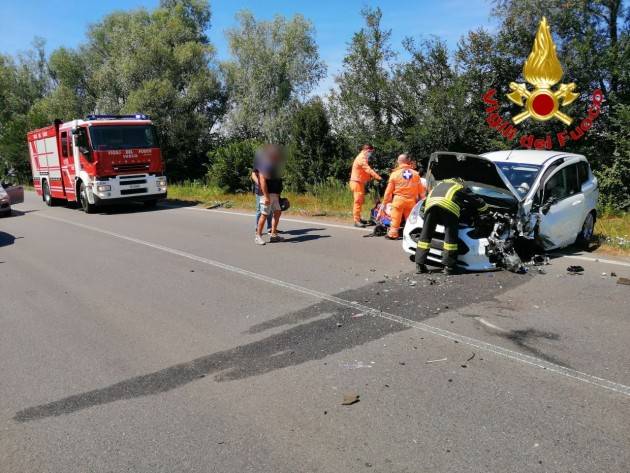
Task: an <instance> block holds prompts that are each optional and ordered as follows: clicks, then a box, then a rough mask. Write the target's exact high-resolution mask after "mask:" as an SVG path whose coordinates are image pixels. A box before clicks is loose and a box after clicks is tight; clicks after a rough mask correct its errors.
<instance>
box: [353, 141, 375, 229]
mask: <svg viewBox="0 0 630 473" xmlns="http://www.w3.org/2000/svg"><path fill="white" fill-rule="evenodd" d="M369 153H370V150H367V149H364V150H362V151H361V152H360V153H359V154H358V155H357V157H356V158H354V162H353V163H352V173H351V175H350V190H351V191H352V195H353V197H354V205H353V208H352V217H353V218H354V223H355V224H356V223H359V224H360V223H361V207H362V206H363V202H365V185H366V184H367V183H368V182H370V179H376V180H377V181H380V180H381V176H379V175H378V174H377V173H376V171H374V169H372V168H371V167H370V165H369V164H368V154H369Z"/></svg>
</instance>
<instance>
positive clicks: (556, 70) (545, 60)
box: [483, 17, 604, 149]
mask: <svg viewBox="0 0 630 473" xmlns="http://www.w3.org/2000/svg"><path fill="white" fill-rule="evenodd" d="M563 74H564V71H563V70H562V65H561V64H560V61H559V60H558V56H557V54H556V45H555V44H554V42H553V38H552V37H551V30H550V28H549V24H548V23H547V19H546V18H544V17H543V19H542V20H541V22H540V25H539V27H538V32H537V33H536V38H535V39H534V45H533V46H532V52H531V53H530V54H529V57H528V58H527V60H526V61H525V64H524V65H523V77H524V78H525V80H526V81H527V83H528V84H529V85H530V86H531V88H530V87H528V86H527V85H526V84H519V83H517V82H511V83H510V90H511V92H510V93H509V94H507V98H508V99H509V100H510V101H511V102H512V103H514V104H516V105H518V106H519V107H522V108H523V109H524V110H523V111H522V112H520V113H519V114H517V115H515V116H513V117H512V118H511V120H510V119H505V118H503V117H502V116H501V115H499V101H498V99H497V98H496V93H497V91H496V89H490V90H488V91H487V92H486V93H485V94H484V96H483V101H484V103H485V104H486V105H487V107H486V122H487V123H488V125H490V126H491V127H492V128H494V129H496V130H497V131H498V132H499V133H500V134H501V136H503V137H504V138H505V139H507V140H508V141H514V140H516V139H517V138H518V143H519V144H520V146H521V147H523V148H534V149H552V148H553V147H554V144H555V143H557V145H558V146H559V147H560V148H563V147H564V146H565V145H566V144H567V143H568V142H569V141H577V140H579V139H580V138H582V137H583V136H584V134H585V133H586V132H587V131H588V130H589V129H590V128H591V126H593V121H594V120H595V119H596V118H597V117H598V116H599V114H600V111H601V105H602V101H603V99H604V95H603V94H602V91H601V90H600V89H596V90H594V91H593V93H592V94H591V99H590V105H589V107H588V111H587V115H586V117H584V118H583V119H582V120H581V121H580V122H579V123H576V124H575V125H574V126H573V127H570V125H571V124H572V123H573V118H572V117H570V116H569V115H567V114H566V113H565V112H563V111H562V110H561V109H562V108H563V107H565V106H567V105H569V104H571V103H573V102H574V101H575V100H576V99H577V98H578V97H579V93H577V92H576V87H577V86H576V84H575V83H573V82H571V83H570V84H564V83H561V84H560V85H557V84H558V83H559V82H560V80H561V79H562V76H563ZM528 119H532V120H536V121H539V122H545V121H548V120H554V119H555V120H559V121H561V122H562V123H564V124H565V125H567V127H570V128H565V129H564V130H562V131H559V132H557V133H556V134H555V143H554V137H552V135H551V134H549V133H548V134H547V135H545V136H543V137H537V136H534V135H530V134H521V135H519V132H518V128H517V127H516V126H515V125H518V124H519V123H521V122H523V121H525V120H528Z"/></svg>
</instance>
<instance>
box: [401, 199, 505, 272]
mask: <svg viewBox="0 0 630 473" xmlns="http://www.w3.org/2000/svg"><path fill="white" fill-rule="evenodd" d="M422 204H423V202H422V201H421V202H419V203H418V204H416V206H415V207H414V209H413V211H412V212H411V215H410V216H409V219H408V220H407V223H406V224H405V228H404V230H403V239H402V246H403V250H404V251H405V252H406V253H408V254H409V255H415V254H416V247H417V245H418V240H419V239H420V233H421V232H422V227H423V225H424V218H423V214H422ZM435 230H436V234H435V236H434V238H433V240H431V248H430V250H429V258H428V259H429V262H430V263H431V264H436V265H441V264H442V245H443V243H444V227H442V226H441V225H438V226H437V227H436V229H435ZM488 235H489V232H485V231H483V230H482V229H480V228H476V227H472V226H469V225H460V228H459V235H458V236H459V238H458V242H457V243H458V252H459V254H458V258H457V265H458V266H459V267H460V268H462V269H465V270H468V271H492V270H495V269H497V265H496V264H495V263H493V262H491V261H490V258H489V257H488V255H487V252H486V248H487V247H488V245H489V244H490V242H489V240H488V238H487V236H488Z"/></svg>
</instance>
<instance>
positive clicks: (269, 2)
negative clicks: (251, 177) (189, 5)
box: [0, 0, 494, 90]
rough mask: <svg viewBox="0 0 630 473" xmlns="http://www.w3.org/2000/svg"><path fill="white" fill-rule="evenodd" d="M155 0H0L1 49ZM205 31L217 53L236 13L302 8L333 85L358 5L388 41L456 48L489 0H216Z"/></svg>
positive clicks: (63, 33) (66, 39) (487, 21)
mask: <svg viewBox="0 0 630 473" xmlns="http://www.w3.org/2000/svg"><path fill="white" fill-rule="evenodd" d="M158 3H159V0H126V1H125V0H92V1H89V0H64V1H63V2H62V1H57V0H52V1H51V0H21V1H16V0H0V32H1V34H0V52H2V53H5V54H6V53H9V54H16V53H18V52H20V51H23V50H25V49H28V48H29V46H30V44H31V42H32V40H33V37H35V36H41V37H42V38H44V39H45V40H46V44H47V49H48V50H49V51H50V50H52V49H54V48H56V47H59V46H68V47H74V46H77V45H78V44H80V43H81V42H82V41H83V40H84V38H85V32H86V30H87V27H88V25H89V24H91V23H94V22H97V21H98V20H99V19H101V18H102V17H103V16H104V15H106V14H107V13H110V12H112V11H115V10H131V9H135V8H140V7H145V8H149V9H150V8H154V7H155V6H157V5H158ZM210 5H211V8H212V26H211V29H210V31H209V36H210V39H211V41H212V43H213V44H214V45H215V47H216V48H217V56H218V58H219V59H224V58H226V57H227V56H228V50H227V44H226V41H225V36H224V31H225V30H226V29H228V28H230V27H232V26H234V24H235V22H234V14H235V13H236V12H237V11H239V10H243V9H247V10H251V11H252V12H253V13H254V15H255V16H256V17H257V18H261V19H265V18H271V17H272V16H273V15H274V14H276V13H280V14H283V15H287V16H291V15H293V14H295V13H301V14H302V15H304V16H305V17H306V18H308V19H310V20H311V21H312V22H313V24H314V25H315V29H316V34H317V42H318V44H319V47H320V55H321V57H322V59H323V60H324V61H325V62H326V63H327V65H328V72H329V77H328V78H327V79H326V80H325V81H323V83H322V84H320V87H319V89H320V90H326V89H327V88H328V87H329V86H330V85H332V76H333V74H334V73H335V72H336V71H337V70H338V68H339V67H340V65H341V62H342V59H343V56H344V53H345V50H346V45H347V43H348V42H349V41H350V39H351V38H352V34H353V32H355V31H357V30H358V29H359V28H360V27H361V16H360V14H359V12H360V10H361V8H362V7H363V6H365V5H370V6H374V7H375V6H380V7H381V9H382V10H383V23H384V26H385V27H386V28H389V29H391V30H392V43H393V45H394V47H395V48H397V49H398V48H400V42H401V40H402V38H404V37H405V36H414V37H423V36H425V37H428V36H431V35H436V36H439V37H441V38H443V39H444V40H446V41H447V43H448V44H449V47H451V48H454V47H455V46H456V44H457V41H458V39H459V38H460V37H461V35H463V34H464V33H465V32H466V31H468V30H470V29H475V28H478V27H480V26H484V27H486V28H490V29H492V28H493V26H494V25H493V23H492V20H491V16H490V9H491V4H490V1H489V0H433V1H431V0H381V1H376V0H371V1H366V0H315V1H314V0H214V1H212V0H211V2H210Z"/></svg>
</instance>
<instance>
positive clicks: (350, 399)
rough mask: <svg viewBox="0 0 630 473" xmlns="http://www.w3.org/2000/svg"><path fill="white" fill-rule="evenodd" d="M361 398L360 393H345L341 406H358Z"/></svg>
mask: <svg viewBox="0 0 630 473" xmlns="http://www.w3.org/2000/svg"><path fill="white" fill-rule="evenodd" d="M359 397H360V396H359V394H358V393H354V392H350V393H345V394H344V395H343V401H342V402H341V405H342V406H351V405H352V404H356V403H357V402H359V401H360V399H359Z"/></svg>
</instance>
